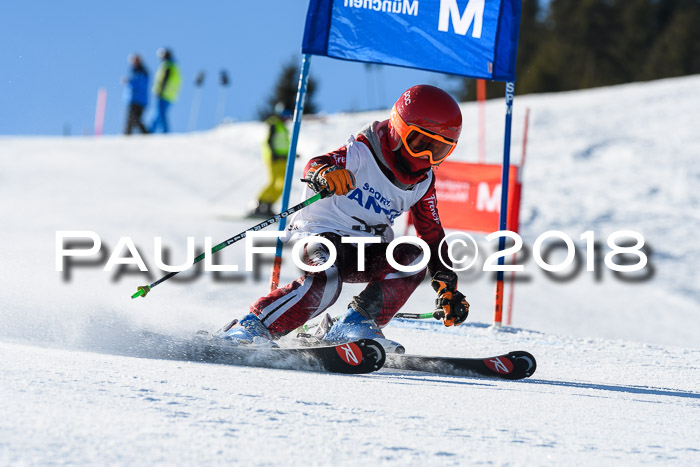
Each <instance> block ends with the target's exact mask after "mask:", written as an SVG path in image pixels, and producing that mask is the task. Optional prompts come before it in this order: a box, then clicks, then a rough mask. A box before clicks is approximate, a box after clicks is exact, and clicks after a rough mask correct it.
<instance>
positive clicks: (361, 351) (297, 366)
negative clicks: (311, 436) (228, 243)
mask: <svg viewBox="0 0 700 467" xmlns="http://www.w3.org/2000/svg"><path fill="white" fill-rule="evenodd" d="M148 341H150V344H148ZM141 345H143V346H146V345H150V346H151V348H153V347H156V348H157V349H158V352H157V353H158V355H157V356H158V357H160V358H167V359H173V360H187V361H196V362H208V363H219V364H226V365H241V366H255V367H263V368H278V369H288V370H302V371H327V372H331V373H346V374H362V373H371V372H373V371H377V370H379V369H380V368H381V367H382V366H383V365H384V362H385V359H386V353H385V352H384V349H383V347H382V346H381V345H379V344H378V343H377V342H375V341H373V340H371V339H360V340H357V341H354V342H349V343H347V344H340V345H327V346H317V347H298V348H297V347H273V348H270V347H257V346H246V345H232V344H231V343H230V342H228V341H226V340H225V339H220V338H218V337H216V336H212V335H210V334H209V333H206V332H202V333H200V334H199V335H197V337H196V338H195V339H192V340H184V339H177V338H172V337H169V336H163V335H158V334H153V333H149V334H148V335H144V340H143V341H142V343H141ZM132 350H134V349H132ZM149 353H151V352H149Z"/></svg>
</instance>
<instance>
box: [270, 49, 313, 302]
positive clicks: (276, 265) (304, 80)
mask: <svg viewBox="0 0 700 467" xmlns="http://www.w3.org/2000/svg"><path fill="white" fill-rule="evenodd" d="M310 65H311V55H310V54H304V56H303V57H302V59H301V71H300V72H299V87H298V88H297V101H296V104H295V106H294V127H293V128H292V137H291V139H290V140H289V152H288V153H287V169H286V172H285V178H284V190H283V191H282V209H283V210H284V209H286V208H287V206H288V205H289V194H290V192H291V191H292V178H293V177H294V160H295V159H296V155H297V141H298V140H299V129H300V128H301V116H302V114H303V113H304V98H305V97H306V87H307V84H308V82H309V66H310ZM286 224H287V219H286V218H284V219H282V220H281V221H280V224H279V231H280V232H282V231H283V230H284V228H285V227H286ZM281 268H282V239H281V238H277V248H276V250H275V259H274V262H273V263H272V272H271V274H270V292H272V291H273V290H275V289H277V286H279V283H280V270H281Z"/></svg>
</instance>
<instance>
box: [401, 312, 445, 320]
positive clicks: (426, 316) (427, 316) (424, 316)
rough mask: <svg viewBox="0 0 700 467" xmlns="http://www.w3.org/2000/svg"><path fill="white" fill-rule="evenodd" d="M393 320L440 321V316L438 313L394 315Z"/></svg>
mask: <svg viewBox="0 0 700 467" xmlns="http://www.w3.org/2000/svg"><path fill="white" fill-rule="evenodd" d="M394 318H404V319H430V318H435V319H442V318H443V317H442V314H441V312H439V311H435V312H433V313H396V314H395V315H394Z"/></svg>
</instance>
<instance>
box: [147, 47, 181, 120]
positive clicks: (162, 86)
mask: <svg viewBox="0 0 700 467" xmlns="http://www.w3.org/2000/svg"><path fill="white" fill-rule="evenodd" d="M156 53H157V55H158V58H160V60H161V62H160V66H158V70H157V71H156V77H155V80H154V82H153V94H155V95H156V98H157V103H156V117H155V119H154V120H153V123H151V128H150V132H151V133H154V132H155V131H156V130H157V129H158V128H159V127H160V128H161V129H162V130H163V133H167V132H168V131H170V127H169V125H168V109H169V108H170V104H172V103H173V102H175V100H177V96H178V94H179V93H180V84H181V79H180V70H179V68H178V66H177V64H176V63H175V60H174V59H173V53H172V51H171V50H169V49H164V48H160V49H158V52H156Z"/></svg>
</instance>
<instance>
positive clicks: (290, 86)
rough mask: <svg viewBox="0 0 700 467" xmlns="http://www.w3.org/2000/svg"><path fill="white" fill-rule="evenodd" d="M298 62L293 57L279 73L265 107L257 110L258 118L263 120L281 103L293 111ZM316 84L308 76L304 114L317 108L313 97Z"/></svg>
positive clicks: (310, 112) (312, 112)
mask: <svg viewBox="0 0 700 467" xmlns="http://www.w3.org/2000/svg"><path fill="white" fill-rule="evenodd" d="M298 64H299V60H298V58H296V57H294V58H292V59H291V60H290V61H289V62H287V63H286V64H285V65H284V66H283V67H282V70H281V71H280V74H279V76H278V78H277V83H276V84H275V88H274V90H273V91H272V93H271V94H270V97H268V99H267V101H266V103H265V105H264V106H263V107H261V108H259V109H258V116H259V117H260V119H261V120H265V119H266V118H267V117H269V116H270V115H272V114H273V113H274V111H275V105H277V103H278V102H281V103H282V104H283V105H284V108H285V109H288V110H294V106H295V104H296V98H297V89H298V87H299V65H298ZM317 87H318V83H317V81H316V79H314V78H313V77H312V76H309V82H308V84H307V87H306V98H305V100H304V114H314V113H316V112H317V111H318V110H317V106H316V103H315V102H314V95H315V92H316V89H317Z"/></svg>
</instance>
